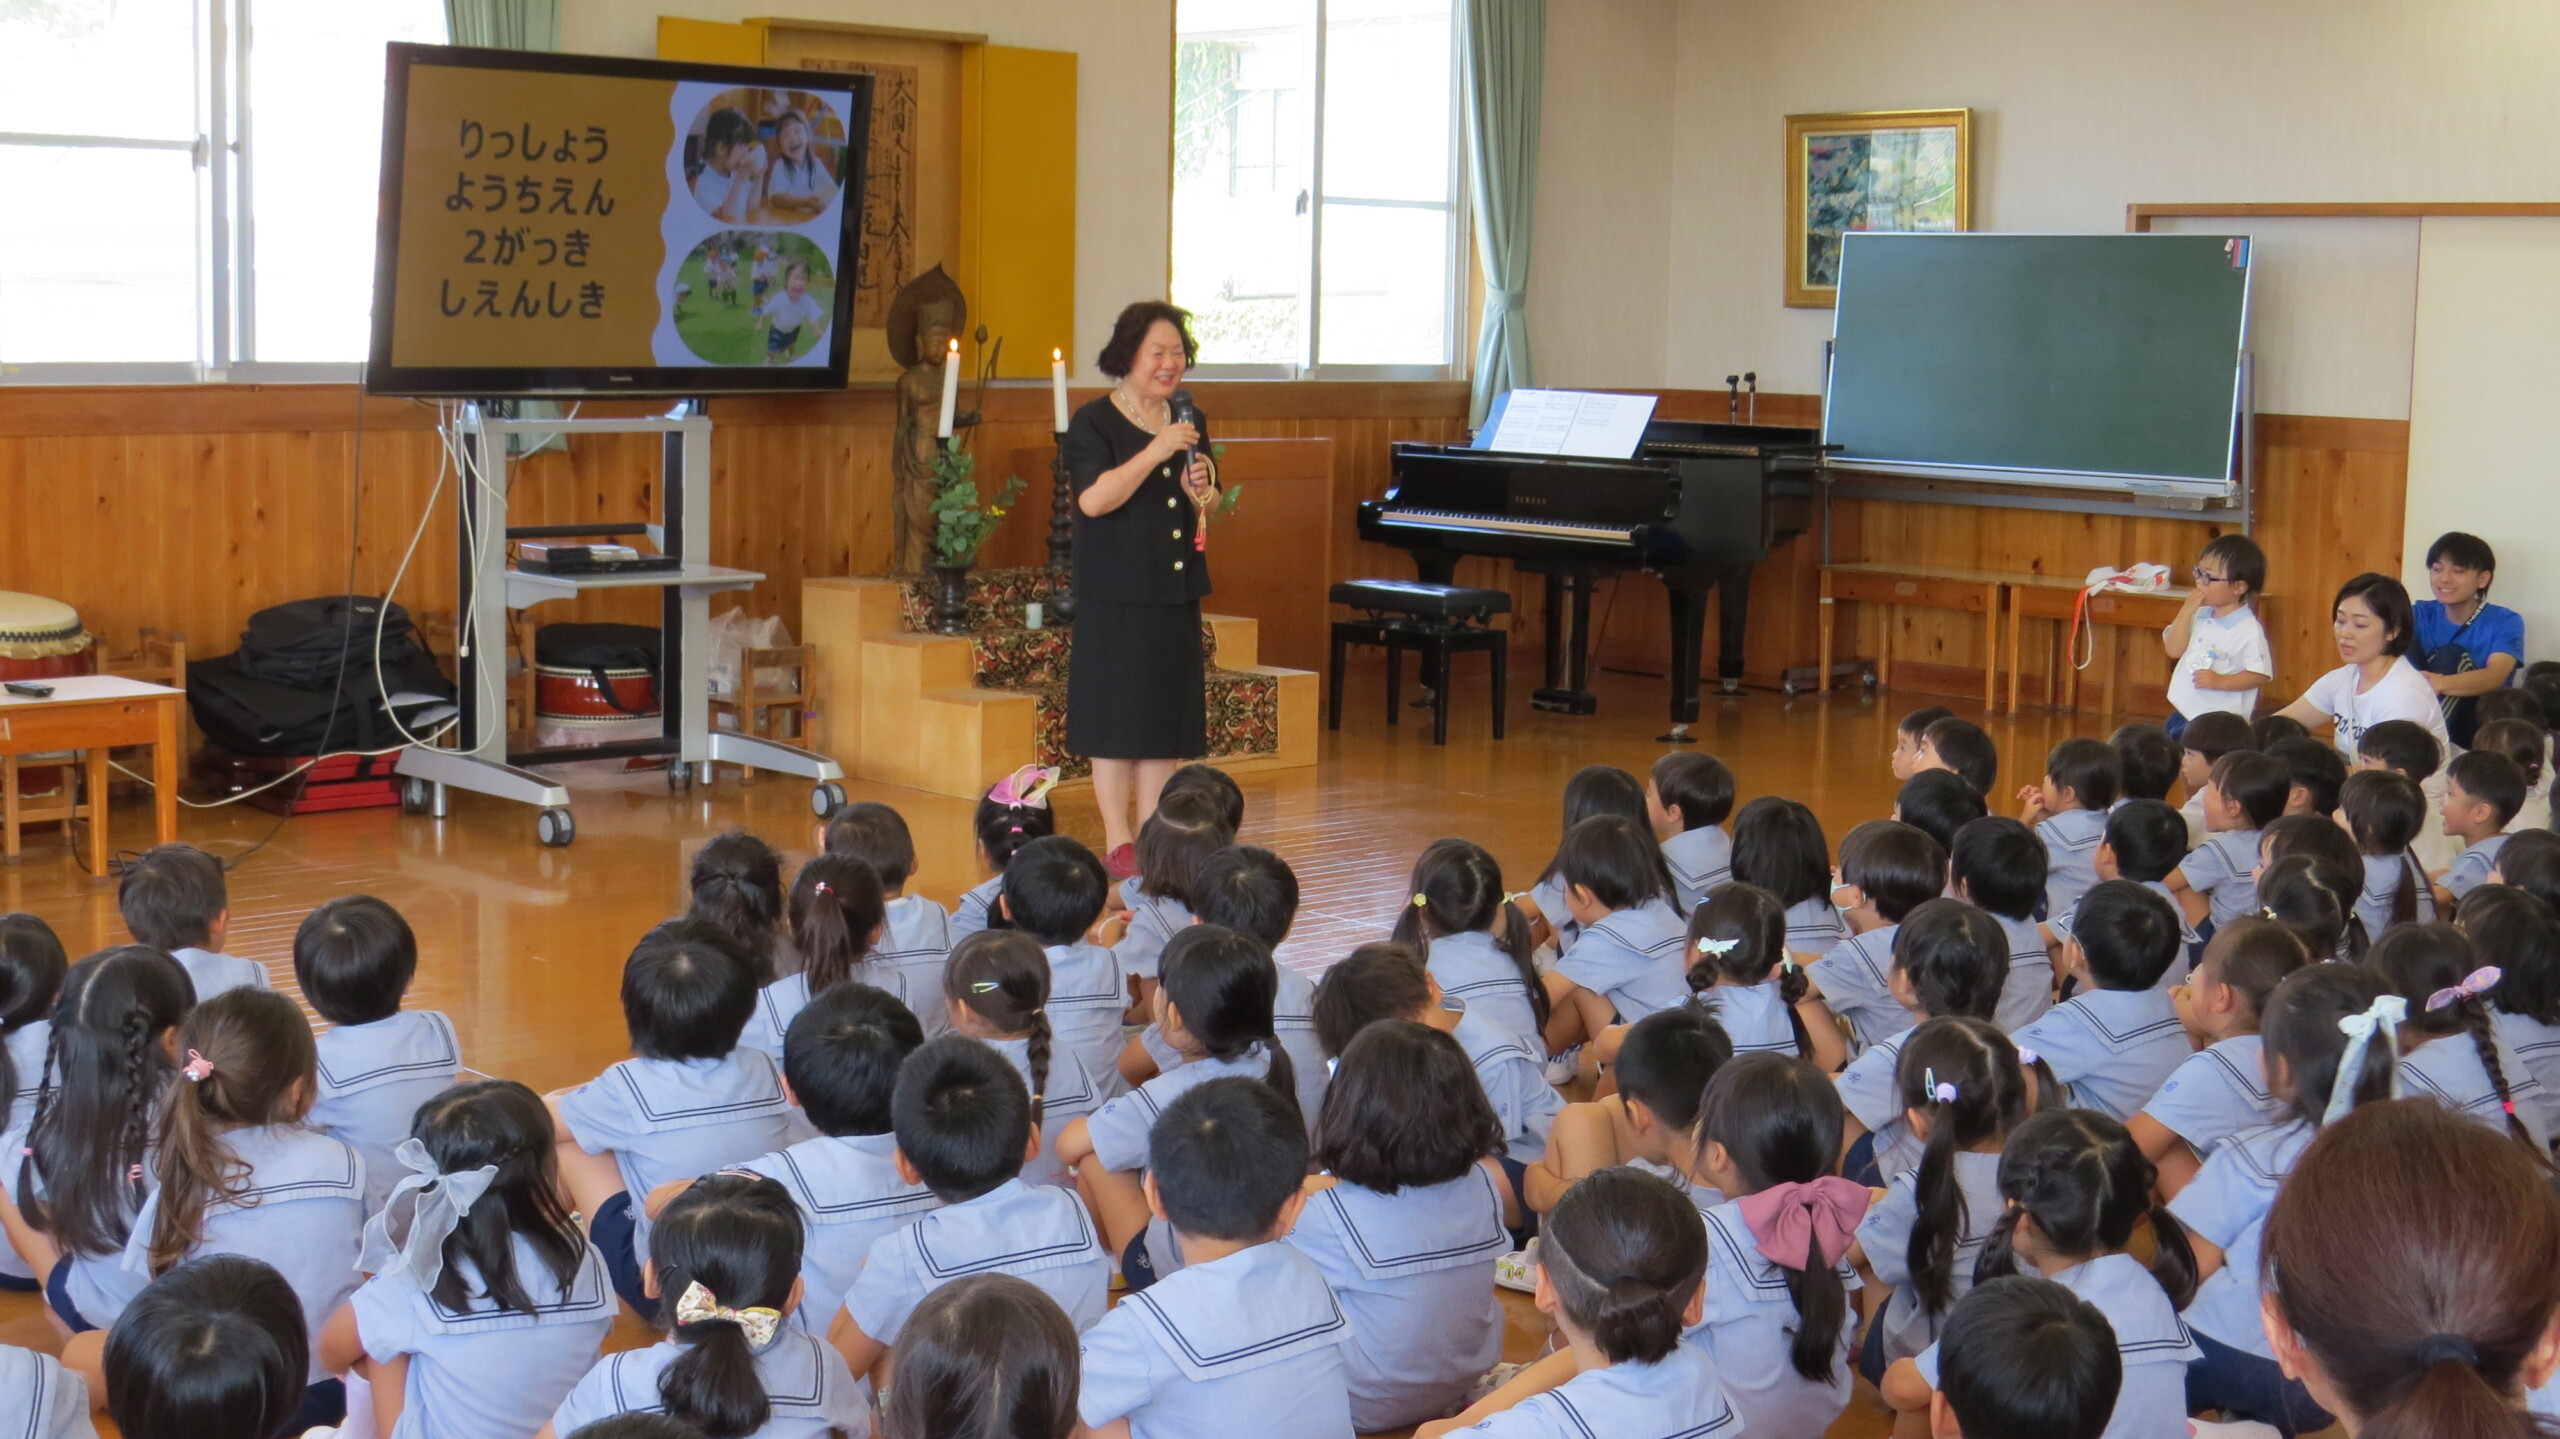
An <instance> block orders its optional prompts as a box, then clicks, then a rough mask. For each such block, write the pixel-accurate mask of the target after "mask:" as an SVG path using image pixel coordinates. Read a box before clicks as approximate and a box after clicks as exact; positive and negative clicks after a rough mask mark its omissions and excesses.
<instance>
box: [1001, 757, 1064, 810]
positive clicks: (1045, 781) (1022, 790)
mask: <svg viewBox="0 0 2560 1439" xmlns="http://www.w3.org/2000/svg"><path fill="white" fill-rule="evenodd" d="M1057 787H1058V772H1057V771H1056V770H1054V769H1048V768H1044V767H1042V766H1040V765H1036V764H1027V765H1024V766H1023V767H1022V768H1020V769H1018V770H1015V771H1014V772H1013V773H1011V774H1009V775H1006V776H1005V777H1004V778H1002V779H1000V780H997V781H996V786H995V788H993V789H991V790H988V791H987V798H989V799H991V800H994V801H995V802H996V803H997V804H1000V805H1003V806H1004V807H1006V808H1007V809H1015V808H1021V809H1047V808H1048V807H1049V791H1051V790H1053V789H1055V788H1057Z"/></svg>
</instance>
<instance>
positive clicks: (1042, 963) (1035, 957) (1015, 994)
mask: <svg viewBox="0 0 2560 1439" xmlns="http://www.w3.org/2000/svg"><path fill="white" fill-rule="evenodd" d="M942 997H943V998H944V999H945V1000H946V1001H948V1002H949V1003H951V1004H955V1005H959V1006H961V1007H963V1008H966V1009H967V1010H968V1011H969V1012H970V1013H972V1014H975V1015H976V1016H978V1018H979V1019H981V1020H984V1021H985V1022H986V1026H987V1028H989V1029H991V1030H994V1031H995V1032H996V1033H997V1034H999V1035H1007V1036H1010V1035H1017V1034H1018V1035H1023V1036H1025V1037H1027V1038H1028V1039H1029V1041H1030V1043H1029V1047H1028V1049H1027V1051H1026V1056H1027V1057H1028V1059H1029V1060H1030V1062H1031V1122H1032V1124H1033V1125H1034V1126H1035V1127H1036V1126H1037V1125H1038V1124H1039V1123H1040V1115H1041V1110H1042V1107H1043V1096H1044V1095H1046V1094H1047V1093H1048V1089H1049V1057H1050V1048H1051V1043H1052V1036H1051V1033H1050V1028H1049V956H1048V953H1047V951H1045V950H1043V949H1041V948H1040V941H1038V940H1036V939H1033V938H1032V937H1031V936H1029V935H1027V934H1024V933H1023V932H1022V931H1020V930H1018V929H988V930H980V931H979V932H978V933H976V934H973V935H970V936H969V937H968V938H966V939H964V940H962V941H960V942H959V943H958V944H956V945H953V946H952V947H951V962H950V963H949V964H948V965H946V966H945V967H944V968H943V971H942Z"/></svg>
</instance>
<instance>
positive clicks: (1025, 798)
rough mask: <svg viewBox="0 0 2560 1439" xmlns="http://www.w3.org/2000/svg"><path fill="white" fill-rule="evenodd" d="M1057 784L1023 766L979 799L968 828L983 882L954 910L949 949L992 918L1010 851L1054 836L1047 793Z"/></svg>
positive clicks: (1048, 772) (1044, 772)
mask: <svg viewBox="0 0 2560 1439" xmlns="http://www.w3.org/2000/svg"><path fill="white" fill-rule="evenodd" d="M1057 784H1058V772H1057V771H1056V770H1054V769H1043V768H1041V767H1040V766H1038V765H1036V764H1027V765H1024V766H1023V767H1022V768H1020V769H1018V770H1015V771H1014V772H1013V773H1011V774H1009V775H1006V776H1005V777H1004V778H1003V779H1000V780H997V781H996V782H995V785H994V787H992V788H990V789H989V790H988V791H987V792H986V793H985V794H984V795H981V796H980V797H979V799H978V812H977V813H976V814H975V815H974V816H972V817H971V819H970V823H969V828H970V830H971V832H972V833H974V834H975V835H976V836H977V838H978V864H979V866H980V867H981V868H983V869H984V870H986V871H987V877H986V878H985V879H983V880H980V881H979V882H978V883H977V884H976V885H975V886H973V887H972V888H971V889H969V890H968V891H967V892H966V893H964V894H962V895H961V896H960V903H959V904H958V905H957V906H955V907H954V908H953V910H952V913H951V942H952V944H954V945H957V944H959V943H960V941H962V940H964V939H967V938H968V937H969V936H971V935H973V934H976V933H977V932H978V931H980V930H982V929H985V928H986V927H987V925H988V923H989V921H990V919H991V918H993V917H994V915H995V908H996V896H998V895H1000V894H1002V893H1003V892H1004V867H1005V866H1006V865H1008V864H1010V863H1012V862H1013V853H1014V851H1015V850H1018V849H1020V848H1022V847H1023V846H1024V845H1026V844H1029V843H1031V842H1032V841H1033V840H1035V839H1046V838H1047V837H1049V836H1050V835H1053V834H1056V833H1057V832H1058V817H1057V816H1056V815H1055V814H1054V813H1052V812H1051V811H1050V809H1049V791H1051V790H1052V789H1055V788H1056V787H1057Z"/></svg>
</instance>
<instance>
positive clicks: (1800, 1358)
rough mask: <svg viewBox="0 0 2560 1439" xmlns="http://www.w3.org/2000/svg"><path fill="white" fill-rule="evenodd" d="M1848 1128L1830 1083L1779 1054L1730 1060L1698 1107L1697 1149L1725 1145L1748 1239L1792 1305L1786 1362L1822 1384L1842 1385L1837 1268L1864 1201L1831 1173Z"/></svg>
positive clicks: (1842, 1310) (1841, 1294) (1842, 1302)
mask: <svg viewBox="0 0 2560 1439" xmlns="http://www.w3.org/2000/svg"><path fill="white" fill-rule="evenodd" d="M1846 1123H1847V1113H1846V1111H1845V1110H1844V1109H1843V1108H1842V1107H1841V1104H1840V1094H1839V1091H1838V1090H1837V1089H1836V1088H1835V1087H1833V1085H1832V1083H1831V1080H1830V1078H1829V1077H1828V1076H1827V1075H1825V1074H1823V1072H1822V1071H1821V1070H1820V1069H1819V1068H1817V1067H1815V1066H1814V1065H1813V1064H1811V1063H1809V1062H1807V1061H1805V1060H1802V1059H1790V1058H1788V1057H1787V1056H1785V1055H1783V1054H1769V1053H1765V1052H1764V1053H1760V1054H1745V1055H1741V1056H1738V1057H1736V1058H1735V1059H1734V1061H1733V1062H1732V1063H1730V1064H1727V1065H1725V1066H1724V1067H1723V1068H1721V1069H1719V1070H1717V1071H1716V1075H1715V1078H1713V1079H1711V1080H1709V1081H1707V1089H1706V1093H1705V1094H1704V1095H1703V1096H1701V1097H1700V1099H1699V1101H1698V1124H1697V1138H1698V1148H1699V1150H1700V1151H1701V1152H1703V1151H1704V1150H1705V1148H1706V1146H1707V1145H1709V1144H1711V1143H1712V1144H1720V1145H1723V1146H1724V1150H1725V1153H1726V1155H1727V1156H1728V1157H1729V1159H1730V1160H1731V1162H1732V1164H1733V1167H1734V1169H1735V1170H1736V1171H1737V1172H1738V1173H1739V1174H1740V1175H1741V1178H1742V1191H1743V1192H1742V1196H1741V1197H1742V1213H1743V1219H1744V1221H1745V1222H1746V1223H1747V1224H1749V1225H1750V1227H1751V1237H1752V1241H1753V1243H1754V1244H1755V1245H1756V1246H1757V1247H1758V1248H1759V1251H1760V1253H1761V1255H1762V1257H1764V1258H1766V1259H1767V1260H1769V1262H1770V1263H1772V1264H1775V1265H1776V1266H1777V1267H1778V1272H1779V1274H1780V1275H1782V1276H1783V1277H1784V1279H1785V1282H1786V1286H1787V1295H1788V1297H1789V1298H1790V1299H1792V1300H1794V1301H1795V1307H1796V1324H1795V1336H1794V1340H1793V1343H1792V1345H1791V1347H1790V1349H1789V1352H1788V1359H1789V1362H1790V1363H1791V1364H1792V1365H1793V1366H1794V1368H1795V1371H1796V1372H1797V1373H1798V1374H1801V1375H1803V1376H1804V1377H1805V1378H1807V1379H1812V1380H1818V1381H1820V1382H1822V1383H1826V1384H1828V1383H1832V1382H1835V1381H1836V1380H1838V1379H1839V1378H1840V1374H1841V1370H1840V1365H1839V1358H1840V1341H1841V1333H1842V1330H1843V1329H1844V1328H1845V1327H1846V1326H1847V1325H1848V1324H1849V1323H1850V1322H1851V1315H1850V1313H1849V1292H1848V1287H1847V1285H1846V1284H1845V1283H1844V1282H1843V1281H1842V1280H1841V1278H1840V1272H1839V1269H1838V1265H1839V1262H1840V1257H1841V1256H1842V1255H1844V1254H1846V1253H1847V1252H1848V1250H1849V1245H1850V1242H1851V1240H1852V1238H1853V1237H1854V1235H1855V1233H1856V1231H1857V1227H1858V1221H1859V1219H1860V1218H1862V1217H1863V1216H1864V1215H1865V1214H1866V1209H1867V1199H1868V1195H1867V1191H1866V1189H1865V1188H1864V1187H1863V1186H1861V1185H1859V1184H1857V1183H1856V1182H1854V1181H1852V1180H1847V1179H1842V1178H1840V1177H1839V1176H1837V1175H1835V1174H1833V1173H1832V1172H1831V1170H1832V1167H1833V1164H1834V1162H1835V1161H1836V1160H1837V1159H1838V1157H1839V1154H1840V1133H1841V1130H1842V1128H1843V1126H1844V1125H1845V1124H1846ZM1788 1210H1800V1211H1803V1213H1804V1215H1805V1222H1803V1223H1801V1224H1794V1223H1782V1222H1781V1220H1782V1216H1783V1215H1784V1214H1785V1212H1786V1211H1788Z"/></svg>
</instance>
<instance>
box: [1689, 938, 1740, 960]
mask: <svg viewBox="0 0 2560 1439" xmlns="http://www.w3.org/2000/svg"><path fill="white" fill-rule="evenodd" d="M1741 947H1742V941H1741V940H1738V939H1702V940H1699V941H1698V953H1700V954H1705V955H1713V956H1714V957H1715V958H1717V959H1722V958H1724V957H1725V956H1726V955H1728V954H1731V953H1733V952H1734V951H1735V950H1737V949H1740V948H1741Z"/></svg>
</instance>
